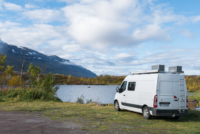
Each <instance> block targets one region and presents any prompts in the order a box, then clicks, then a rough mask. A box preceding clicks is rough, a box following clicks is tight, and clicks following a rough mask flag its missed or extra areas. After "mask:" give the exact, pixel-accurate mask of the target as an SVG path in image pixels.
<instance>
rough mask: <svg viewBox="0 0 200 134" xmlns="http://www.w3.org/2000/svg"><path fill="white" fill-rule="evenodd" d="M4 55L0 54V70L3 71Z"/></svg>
mask: <svg viewBox="0 0 200 134" xmlns="http://www.w3.org/2000/svg"><path fill="white" fill-rule="evenodd" d="M5 60H6V55H3V54H0V71H4V66H5Z"/></svg>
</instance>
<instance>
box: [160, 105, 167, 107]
mask: <svg viewBox="0 0 200 134" xmlns="http://www.w3.org/2000/svg"><path fill="white" fill-rule="evenodd" d="M160 106H161V107H169V104H160Z"/></svg>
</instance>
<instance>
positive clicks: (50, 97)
mask: <svg viewBox="0 0 200 134" xmlns="http://www.w3.org/2000/svg"><path fill="white" fill-rule="evenodd" d="M0 95H1V96H2V97H5V98H15V99H16V98H17V99H16V100H22V101H32V100H44V101H57V102H61V100H60V99H59V98H58V97H55V95H54V93H48V92H46V91H44V90H40V89H38V88H26V89H25V88H16V89H7V90H0Z"/></svg>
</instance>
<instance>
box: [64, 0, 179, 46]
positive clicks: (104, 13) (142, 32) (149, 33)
mask: <svg viewBox="0 0 200 134" xmlns="http://www.w3.org/2000/svg"><path fill="white" fill-rule="evenodd" d="M82 2H83V1H80V3H75V4H72V5H68V6H66V7H65V8H63V11H64V13H65V16H66V21H67V23H68V25H69V27H68V28H69V34H70V35H71V37H72V38H73V39H74V40H76V41H77V42H78V43H80V44H83V45H85V46H90V47H92V48H94V49H101V50H105V49H106V48H108V47H110V46H116V45H117V46H130V45H138V44H139V43H142V42H145V41H150V40H154V41H169V40H170V39H171V37H170V35H169V34H168V31H167V29H166V28H164V27H163V26H162V24H163V23H168V22H174V21H178V18H180V17H182V16H176V15H174V14H173V13H172V12H171V10H169V11H168V10H167V9H166V10H165V11H164V12H163V11H162V9H161V7H156V6H154V5H153V4H152V2H151V1H150V2H139V1H132V0H125V1H120V0H111V1H107V0H101V1H91V2H88V3H87V4H82ZM149 7H151V8H155V9H156V10H155V9H154V10H151V11H150V13H146V12H144V10H145V9H146V8H149ZM130 30H132V31H130ZM131 32H132V35H131Z"/></svg>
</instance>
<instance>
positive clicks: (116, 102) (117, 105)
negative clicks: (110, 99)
mask: <svg viewBox="0 0 200 134" xmlns="http://www.w3.org/2000/svg"><path fill="white" fill-rule="evenodd" d="M114 106H115V110H116V111H121V109H120V107H119V103H118V101H115V104H114Z"/></svg>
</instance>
